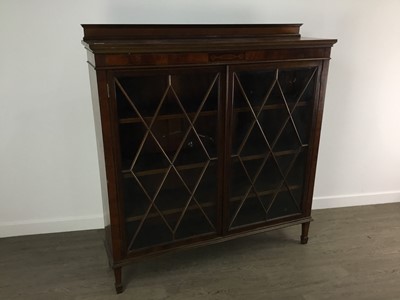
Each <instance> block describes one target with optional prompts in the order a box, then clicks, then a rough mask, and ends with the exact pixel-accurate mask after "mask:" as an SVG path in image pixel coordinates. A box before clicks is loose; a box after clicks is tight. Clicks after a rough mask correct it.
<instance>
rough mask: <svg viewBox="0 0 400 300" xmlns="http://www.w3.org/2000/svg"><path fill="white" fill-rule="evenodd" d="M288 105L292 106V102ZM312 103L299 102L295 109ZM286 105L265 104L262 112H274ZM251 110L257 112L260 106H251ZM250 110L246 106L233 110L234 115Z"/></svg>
mask: <svg viewBox="0 0 400 300" xmlns="http://www.w3.org/2000/svg"><path fill="white" fill-rule="evenodd" d="M289 104H292V102H290V103H289ZM311 104H312V102H310V101H301V102H299V103H297V105H296V107H301V106H308V105H311ZM285 108H286V105H285V104H284V103H278V104H267V105H264V106H263V108H262V109H263V110H274V109H285ZM253 109H254V110H255V111H259V110H260V106H253ZM249 111H250V108H249V107H248V106H245V107H236V108H234V109H233V112H234V113H240V112H249Z"/></svg>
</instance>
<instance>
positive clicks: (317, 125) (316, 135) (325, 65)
mask: <svg viewBox="0 0 400 300" xmlns="http://www.w3.org/2000/svg"><path fill="white" fill-rule="evenodd" d="M328 69H329V60H325V61H323V62H322V68H321V75H320V78H319V81H320V85H319V91H318V103H317V107H316V109H315V113H314V116H313V119H314V120H315V121H314V125H313V129H312V137H311V141H310V149H311V151H310V154H309V159H308V161H309V165H308V171H307V173H308V175H307V178H308V182H307V183H306V184H307V187H306V188H307V190H306V192H305V198H304V199H305V201H304V203H303V211H304V212H305V215H306V216H310V215H311V207H312V198H313V194H314V183H315V172H316V167H317V158H318V149H319V141H320V134H321V124H322V116H323V109H324V102H325V91H326V84H327V78H328Z"/></svg>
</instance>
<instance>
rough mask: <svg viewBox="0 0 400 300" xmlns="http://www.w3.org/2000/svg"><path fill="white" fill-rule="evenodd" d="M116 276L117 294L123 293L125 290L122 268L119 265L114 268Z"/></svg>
mask: <svg viewBox="0 0 400 300" xmlns="http://www.w3.org/2000/svg"><path fill="white" fill-rule="evenodd" d="M114 277H115V291H116V292H117V294H121V293H122V291H123V290H124V288H123V286H122V268H121V267H117V268H114Z"/></svg>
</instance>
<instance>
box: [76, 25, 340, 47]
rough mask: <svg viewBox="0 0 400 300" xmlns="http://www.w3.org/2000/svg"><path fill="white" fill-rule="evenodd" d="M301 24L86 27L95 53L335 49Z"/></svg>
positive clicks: (85, 40)
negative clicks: (304, 31)
mask: <svg viewBox="0 0 400 300" xmlns="http://www.w3.org/2000/svg"><path fill="white" fill-rule="evenodd" d="M300 26H301V24H243V25H234V24H228V25H95V24H93V25H88V24H86V25H82V27H83V28H84V38H83V44H84V45H85V46H86V48H87V49H88V50H90V51H92V52H94V53H146V52H152V53H155V52H188V51H209V50H212V49H215V48H218V50H233V49H236V50H238V49H243V50H246V49H271V48H272V49H273V48H298V47H331V46H332V45H333V44H334V43H336V40H334V39H313V38H303V37H301V35H300V33H299V30H300Z"/></svg>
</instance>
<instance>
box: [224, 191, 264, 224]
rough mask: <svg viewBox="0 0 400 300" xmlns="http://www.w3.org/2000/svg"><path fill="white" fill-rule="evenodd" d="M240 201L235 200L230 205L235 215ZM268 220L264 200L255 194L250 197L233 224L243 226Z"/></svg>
mask: <svg viewBox="0 0 400 300" xmlns="http://www.w3.org/2000/svg"><path fill="white" fill-rule="evenodd" d="M239 204H240V201H236V202H233V203H232V205H231V206H230V210H231V215H234V214H235V213H236V211H237V209H238V206H239ZM265 220H266V213H265V210H264V209H263V204H262V202H261V201H260V200H259V199H258V198H256V197H255V196H250V197H248V198H247V199H246V200H245V202H244V203H243V206H242V207H241V208H240V210H239V212H238V214H237V216H236V218H235V220H234V222H233V224H232V226H233V227H237V226H243V225H247V224H251V223H257V222H262V221H265Z"/></svg>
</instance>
